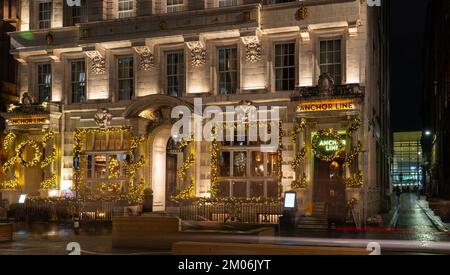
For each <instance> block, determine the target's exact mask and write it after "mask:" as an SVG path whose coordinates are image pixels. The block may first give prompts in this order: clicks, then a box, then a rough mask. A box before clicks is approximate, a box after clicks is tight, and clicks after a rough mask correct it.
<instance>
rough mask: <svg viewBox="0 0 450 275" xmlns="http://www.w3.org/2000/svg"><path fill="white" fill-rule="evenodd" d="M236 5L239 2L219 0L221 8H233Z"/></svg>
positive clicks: (235, 0)
mask: <svg viewBox="0 0 450 275" xmlns="http://www.w3.org/2000/svg"><path fill="white" fill-rule="evenodd" d="M236 5H237V0H219V7H231V6H236Z"/></svg>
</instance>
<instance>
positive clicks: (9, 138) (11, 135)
mask: <svg viewBox="0 0 450 275" xmlns="http://www.w3.org/2000/svg"><path fill="white" fill-rule="evenodd" d="M16 138H17V136H16V134H14V133H13V132H10V133H9V134H7V135H6V137H5V139H4V140H3V149H4V150H5V151H8V149H9V147H10V146H11V145H13V144H14V141H15V140H16Z"/></svg>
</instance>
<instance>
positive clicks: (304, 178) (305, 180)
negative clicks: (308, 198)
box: [291, 173, 308, 190]
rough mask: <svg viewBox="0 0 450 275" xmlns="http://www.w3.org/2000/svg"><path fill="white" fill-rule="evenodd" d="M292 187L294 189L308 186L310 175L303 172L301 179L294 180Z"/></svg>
mask: <svg viewBox="0 0 450 275" xmlns="http://www.w3.org/2000/svg"><path fill="white" fill-rule="evenodd" d="M291 188H292V189H294V190H297V189H306V188H308V177H307V176H306V173H303V176H302V177H301V178H300V179H299V180H296V181H293V182H292V184H291Z"/></svg>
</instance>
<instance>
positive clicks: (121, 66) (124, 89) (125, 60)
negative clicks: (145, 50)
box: [117, 56, 134, 100]
mask: <svg viewBox="0 0 450 275" xmlns="http://www.w3.org/2000/svg"><path fill="white" fill-rule="evenodd" d="M117 61H118V62H117V63H118V66H117V69H118V76H117V79H118V87H119V91H118V92H119V95H118V98H119V100H131V99H132V98H133V94H134V65H133V64H134V63H133V57H132V56H125V57H119V58H118V60H117Z"/></svg>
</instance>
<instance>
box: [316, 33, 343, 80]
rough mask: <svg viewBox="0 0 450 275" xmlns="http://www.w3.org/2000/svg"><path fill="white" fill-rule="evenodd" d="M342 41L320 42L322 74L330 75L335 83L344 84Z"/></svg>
mask: <svg viewBox="0 0 450 275" xmlns="http://www.w3.org/2000/svg"><path fill="white" fill-rule="evenodd" d="M341 55H342V52H341V39H334V40H322V41H320V73H321V74H324V73H328V74H329V75H330V76H331V77H333V78H334V83H335V84H337V85H340V84H341V83H342V62H341V59H342V58H341Z"/></svg>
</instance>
